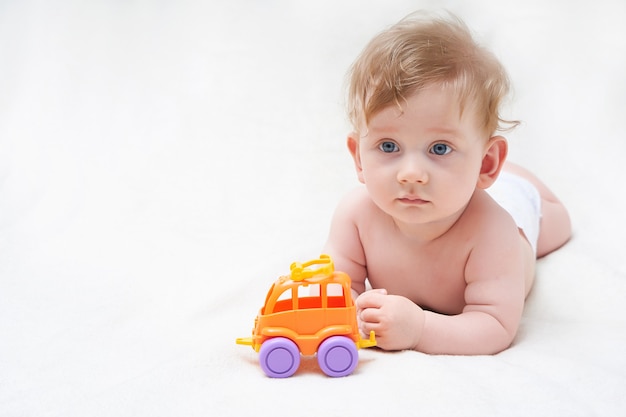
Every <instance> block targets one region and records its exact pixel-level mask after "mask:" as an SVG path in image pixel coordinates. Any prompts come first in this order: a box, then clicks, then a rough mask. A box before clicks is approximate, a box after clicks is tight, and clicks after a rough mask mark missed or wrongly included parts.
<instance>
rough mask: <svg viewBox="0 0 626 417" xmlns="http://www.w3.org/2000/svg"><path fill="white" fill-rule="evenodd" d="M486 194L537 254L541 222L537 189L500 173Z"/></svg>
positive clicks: (523, 180)
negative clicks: (507, 214) (506, 214)
mask: <svg viewBox="0 0 626 417" xmlns="http://www.w3.org/2000/svg"><path fill="white" fill-rule="evenodd" d="M487 192H488V193H489V195H490V196H491V197H492V198H493V199H494V200H496V202H497V203H498V204H500V205H501V206H502V207H503V208H504V209H505V210H506V211H507V212H508V213H509V214H510V215H511V217H513V220H515V224H517V227H519V228H520V229H522V231H523V232H524V234H525V235H526V239H528V242H530V245H531V246H532V248H533V250H534V251H535V253H537V240H538V239H539V222H540V220H541V196H540V195H539V191H538V190H537V188H535V186H534V185H532V184H531V183H530V182H529V181H528V180H526V179H525V178H522V177H520V176H518V175H515V174H511V173H510V172H504V171H502V172H501V173H500V176H499V177H498V179H497V180H496V182H495V183H494V184H493V185H492V186H491V187H489V188H488V189H487Z"/></svg>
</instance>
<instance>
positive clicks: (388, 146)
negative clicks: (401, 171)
mask: <svg viewBox="0 0 626 417" xmlns="http://www.w3.org/2000/svg"><path fill="white" fill-rule="evenodd" d="M378 148H379V149H380V150H381V151H383V152H385V153H391V152H398V151H399V150H400V148H398V145H396V144H395V143H393V142H383V143H381V144H380V145H379V146H378Z"/></svg>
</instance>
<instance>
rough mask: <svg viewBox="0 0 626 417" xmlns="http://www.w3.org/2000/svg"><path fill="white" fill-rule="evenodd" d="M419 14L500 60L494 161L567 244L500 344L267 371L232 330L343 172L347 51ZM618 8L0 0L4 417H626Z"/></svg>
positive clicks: (293, 256)
mask: <svg viewBox="0 0 626 417" xmlns="http://www.w3.org/2000/svg"><path fill="white" fill-rule="evenodd" d="M422 7H427V8H440V7H445V8H448V9H449V10H451V11H452V12H454V13H456V14H457V15H458V16H460V17H461V18H463V19H464V20H465V21H466V22H467V24H468V25H469V26H470V27H471V28H472V30H473V31H474V32H475V33H476V37H477V39H479V41H480V42H481V43H483V44H485V45H487V46H488V47H490V48H491V49H492V50H493V51H494V52H495V53H496V54H497V56H498V57H499V58H500V59H501V60H502V62H503V63H504V65H505V66H506V67H507V68H508V70H509V73H510V76H511V80H512V83H513V87H514V90H513V93H512V95H511V99H510V101H509V102H508V103H507V107H506V113H507V115H508V116H510V117H512V118H516V119H521V120H522V121H523V125H522V126H521V127H519V128H518V129H517V130H516V131H514V132H512V133H511V134H509V139H510V147H511V153H510V158H511V159H512V160H514V161H516V162H519V163H521V164H523V165H525V166H527V167H529V168H531V169H532V170H533V171H534V172H535V173H537V174H538V175H539V176H540V177H541V178H542V179H544V180H545V181H546V183H548V184H549V185H550V186H551V187H552V188H553V190H554V191H555V192H556V193H557V194H558V195H559V196H560V197H561V198H562V200H563V201H564V202H565V204H566V205H567V206H568V207H569V209H570V211H571V214H572V218H573V222H574V238H573V240H572V241H571V242H570V243H569V244H568V245H567V246H566V247H564V248H563V249H562V250H560V251H559V252H557V253H555V254H553V255H551V256H550V257H548V258H546V259H544V260H541V261H540V262H539V265H538V279H537V285H536V287H535V289H534V291H533V293H532V294H531V297H530V299H529V302H528V308H527V310H526V313H525V317H524V322H523V325H522V329H521V331H520V335H519V337H518V340H517V342H516V344H515V345H514V346H513V347H512V348H511V349H509V350H508V351H506V352H505V353H503V354H501V355H497V356H495V357H477V358H464V357H456V358H454V357H437V356H427V355H422V354H419V353H415V352H403V353H396V354H389V353H383V352H380V351H375V350H368V351H362V352H361V356H362V358H363V360H362V362H361V366H360V367H359V368H358V369H357V372H356V373H355V374H354V375H352V376H350V377H348V378H343V379H340V380H330V379H328V378H326V377H324V376H323V375H321V373H320V372H319V370H318V369H317V367H316V366H315V365H314V364H313V363H311V362H308V363H307V362H306V361H305V365H304V366H303V369H302V370H301V371H299V372H298V373H297V374H296V375H295V376H294V377H292V378H290V379H289V380H287V381H276V380H270V379H267V378H265V377H264V376H263V375H262V373H261V371H260V368H259V367H258V364H257V363H256V354H255V353H254V352H253V351H252V350H250V349H249V348H245V347H241V346H236V345H235V344H234V338H235V337H237V336H247V335H249V329H250V328H251V326H252V321H253V319H254V315H255V314H256V312H257V309H258V308H259V307H260V305H261V303H262V301H263V298H264V296H265V291H266V290H267V288H268V287H269V285H270V284H271V283H272V282H273V280H274V279H275V278H276V276H277V275H279V274H282V273H285V272H286V271H287V268H288V266H289V264H290V263H291V262H292V261H294V260H300V261H305V260H308V259H310V258H314V257H316V256H317V255H318V254H319V251H320V250H321V247H322V246H323V243H324V240H325V237H326V233H327V230H328V226H329V222H330V217H331V215H332V212H333V209H334V207H335V205H336V203H337V201H338V199H339V198H340V197H341V195H342V194H343V193H344V192H346V191H347V190H349V189H351V188H352V187H354V186H355V185H356V184H357V181H356V177H355V175H354V172H353V168H352V165H351V160H350V158H349V155H348V153H347V151H346V148H345V135H346V133H347V132H348V129H349V125H348V123H347V120H346V116H345V113H344V109H343V104H344V81H345V78H344V77H345V73H346V71H347V69H348V67H349V65H350V63H351V62H352V61H353V59H354V58H355V57H356V55H357V54H358V53H359V51H360V50H361V48H362V47H363V46H364V45H365V43H366V42H367V41H368V40H369V39H370V38H371V37H372V36H373V35H374V34H375V33H377V32H378V31H380V30H381V29H383V28H385V27H386V26H388V25H390V24H392V23H394V22H395V21H397V20H399V19H400V18H402V17H403V16H405V15H406V14H407V13H409V12H411V11H413V10H416V9H419V8H422ZM625 21H626V3H624V2H623V1H620V0H613V1H611V0H601V1H596V2H588V1H585V2H583V1H566V0H559V1H550V2H547V1H542V0H529V1H523V2H522V1H514V2H513V1H489V0H481V1H473V2H469V1H453V0H449V1H441V2H437V1H395V2H388V1H380V2H374V1H372V2H362V1H356V0H355V1H313V2H304V1H288V0H274V1H270V0H268V1H253V0H248V1H246V0H234V1H228V2H217V1H199V0H198V1H192V0H187V1H166V0H161V1H119V0H118V1H114V0H111V1H104V0H99V1H98V0H96V1H89V2H86V1H79V0H75V1H71V0H58V1H34V0H32V1H19V2H18V1H1V2H0V415H2V416H31V415H32V416H35V415H36V416H70V415H77V416H85V415H90V416H100V415H102V416H104V415H116V416H126V415H128V416H138V415H150V416H157V415H178V416H188V415H203V416H206V415H243V414H249V413H260V414H261V415H269V414H268V413H269V412H270V410H271V412H273V413H274V414H276V415H309V414H310V415H319V414H320V413H322V412H324V411H325V412H326V413H327V414H333V413H335V414H339V413H341V414H342V415H351V413H352V412H354V413H357V412H358V413H360V414H363V413H371V414H378V413H380V412H387V413H388V412H398V413H408V412H409V411H411V412H413V411H416V412H423V413H429V415H439V416H442V415H497V414H500V415H502V414H506V415H515V414H520V415H563V416H565V415H581V416H582V415H585V416H588V415H592V414H594V413H597V414H599V415H615V414H618V413H622V412H623V410H624V407H626V403H625V400H624V398H623V392H624V388H626V359H625V358H624V348H625V347H626V346H625V345H626V320H625V318H624V316H625V314H626V307H624V295H625V294H626V261H625V257H624V243H623V236H624V231H625V230H626V221H625V220H624V215H623V207H624V206H623V204H624V202H625V193H624V185H623V183H624V180H625V179H626V138H625V133H624V117H625V116H626V81H625V80H626V78H625V76H624V74H626V29H625V28H626V26H624V22H625ZM276 401H278V403H277V402H276ZM303 404H304V406H303ZM557 411H558V412H557ZM555 413H556V414H555Z"/></svg>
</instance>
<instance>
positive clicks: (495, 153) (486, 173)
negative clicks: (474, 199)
mask: <svg viewBox="0 0 626 417" xmlns="http://www.w3.org/2000/svg"><path fill="white" fill-rule="evenodd" d="M508 151H509V144H508V142H507V141H506V139H505V138H504V137H502V136H493V137H491V138H489V142H487V148H486V151H485V155H484V156H483V162H482V165H481V167H480V175H479V177H478V184H477V185H478V187H479V188H483V189H484V188H488V187H490V186H491V185H492V184H493V183H494V182H495V181H496V179H497V178H498V175H500V171H501V170H502V167H503V166H504V161H505V160H506V155H507V153H508Z"/></svg>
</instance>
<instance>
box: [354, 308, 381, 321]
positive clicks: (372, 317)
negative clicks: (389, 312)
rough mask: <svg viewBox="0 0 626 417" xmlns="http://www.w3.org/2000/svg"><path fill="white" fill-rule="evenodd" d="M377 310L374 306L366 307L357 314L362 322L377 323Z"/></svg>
mask: <svg viewBox="0 0 626 417" xmlns="http://www.w3.org/2000/svg"><path fill="white" fill-rule="evenodd" d="M379 316H380V315H379V311H378V309H376V308H366V309H365V310H362V311H361V313H360V314H359V319H360V320H361V322H363V323H379V322H380V319H379Z"/></svg>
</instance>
